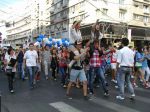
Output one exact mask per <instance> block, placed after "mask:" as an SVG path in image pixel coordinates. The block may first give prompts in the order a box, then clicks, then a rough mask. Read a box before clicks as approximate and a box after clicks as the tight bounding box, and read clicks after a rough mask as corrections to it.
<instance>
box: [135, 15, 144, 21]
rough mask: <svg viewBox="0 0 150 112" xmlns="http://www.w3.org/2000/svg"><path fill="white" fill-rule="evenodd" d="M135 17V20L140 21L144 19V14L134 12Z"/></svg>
mask: <svg viewBox="0 0 150 112" xmlns="http://www.w3.org/2000/svg"><path fill="white" fill-rule="evenodd" d="M133 19H134V20H138V21H143V16H141V15H138V14H134V15H133Z"/></svg>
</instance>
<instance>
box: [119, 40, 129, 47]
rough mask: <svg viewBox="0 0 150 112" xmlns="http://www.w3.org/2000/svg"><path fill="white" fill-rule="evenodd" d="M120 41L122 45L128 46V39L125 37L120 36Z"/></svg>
mask: <svg viewBox="0 0 150 112" xmlns="http://www.w3.org/2000/svg"><path fill="white" fill-rule="evenodd" d="M121 43H122V44H123V45H124V46H128V45H129V40H128V39H127V38H122V39H121Z"/></svg>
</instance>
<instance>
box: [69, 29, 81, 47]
mask: <svg viewBox="0 0 150 112" xmlns="http://www.w3.org/2000/svg"><path fill="white" fill-rule="evenodd" d="M76 40H82V36H81V32H80V30H77V31H76V30H75V28H74V29H73V28H70V35H69V41H70V43H71V44H74V43H75V41H76Z"/></svg>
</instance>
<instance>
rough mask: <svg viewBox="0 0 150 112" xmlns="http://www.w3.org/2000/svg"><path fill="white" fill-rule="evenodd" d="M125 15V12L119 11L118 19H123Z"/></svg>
mask: <svg viewBox="0 0 150 112" xmlns="http://www.w3.org/2000/svg"><path fill="white" fill-rule="evenodd" d="M125 13H126V11H124V10H120V11H119V18H120V19H125Z"/></svg>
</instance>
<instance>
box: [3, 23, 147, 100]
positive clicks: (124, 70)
mask: <svg viewBox="0 0 150 112" xmlns="http://www.w3.org/2000/svg"><path fill="white" fill-rule="evenodd" d="M80 22H81V21H75V22H74V23H73V25H72V27H71V30H70V37H69V41H70V45H69V47H65V46H61V47H57V48H55V47H51V48H50V47H49V46H48V45H44V46H42V47H39V46H35V45H34V44H33V43H30V44H29V47H28V48H23V46H21V47H20V49H19V50H14V49H13V48H12V47H10V48H9V49H8V50H2V49H1V55H0V56H1V63H0V67H1V70H4V71H5V73H6V75H7V77H8V87H9V91H10V92H11V93H14V86H13V85H14V84H13V82H14V78H15V74H16V75H17V76H18V77H19V78H20V79H22V80H23V81H24V80H26V79H27V78H28V79H29V87H30V89H33V88H34V86H35V84H36V82H38V81H40V80H41V77H42V75H43V74H44V77H45V80H49V79H53V80H54V81H56V80H58V79H59V78H58V77H61V80H60V82H61V85H62V87H64V88H67V90H66V95H67V97H68V98H69V99H72V96H71V94H70V93H71V92H70V91H71V87H73V86H76V87H77V88H83V96H84V99H85V100H89V99H90V97H89V94H90V95H94V93H95V91H96V90H95V89H94V86H95V83H96V86H97V87H98V86H99V85H101V86H102V90H103V91H104V96H106V97H108V96H109V94H111V92H109V90H108V86H109V85H110V84H111V83H110V81H109V80H107V79H106V77H107V76H108V74H109V75H110V77H111V81H112V82H113V83H114V84H115V87H116V88H118V89H119V95H118V96H116V98H117V99H119V100H124V99H125V95H124V89H125V86H127V87H128V89H129V92H130V94H131V96H130V98H134V97H135V93H134V87H138V86H141V85H142V87H143V88H149V87H150V84H149V79H150V78H149V77H150V69H149V67H150V66H149V63H150V61H149V60H150V48H149V46H144V47H137V48H136V49H135V48H133V47H131V46H130V47H128V44H129V40H128V39H127V38H122V40H121V42H120V43H121V44H120V46H114V45H113V44H109V45H108V46H107V47H106V46H105V47H104V46H103V43H101V41H100V40H101V38H102V34H101V33H100V29H99V28H100V27H99V24H98V21H97V22H96V23H95V24H94V25H93V26H92V31H91V32H92V35H91V39H88V40H86V41H83V40H82V36H81V32H80ZM58 74H59V75H58ZM131 79H132V80H131ZM138 79H139V81H140V82H141V83H138V82H139V81H138ZM139 84H141V85H139Z"/></svg>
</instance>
